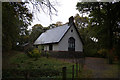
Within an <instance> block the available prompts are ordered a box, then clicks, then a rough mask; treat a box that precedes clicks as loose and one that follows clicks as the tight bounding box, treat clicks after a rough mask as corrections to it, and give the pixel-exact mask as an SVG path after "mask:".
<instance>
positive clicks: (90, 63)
mask: <svg viewBox="0 0 120 80" xmlns="http://www.w3.org/2000/svg"><path fill="white" fill-rule="evenodd" d="M84 67H86V69H89V70H91V71H92V78H118V65H116V64H108V63H107V60H106V59H104V58H92V57H86V58H85V66H84Z"/></svg>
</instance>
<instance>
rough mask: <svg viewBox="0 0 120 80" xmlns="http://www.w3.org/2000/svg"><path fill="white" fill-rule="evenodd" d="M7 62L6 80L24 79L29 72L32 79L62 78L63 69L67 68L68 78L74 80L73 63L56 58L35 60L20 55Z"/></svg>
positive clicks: (5, 69)
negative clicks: (13, 78)
mask: <svg viewBox="0 0 120 80" xmlns="http://www.w3.org/2000/svg"><path fill="white" fill-rule="evenodd" d="M7 61H8V65H7V67H5V68H3V77H4V78H6V77H7V78H9V77H13V76H14V77H17V78H19V77H20V78H21V77H22V78H24V76H25V73H26V72H29V74H30V77H54V78H62V68H63V67H67V71H66V72H67V78H72V65H73V63H68V62H64V61H61V60H58V59H56V58H51V57H49V58H46V57H40V58H38V60H35V59H34V58H30V57H28V56H27V55H26V54H24V53H20V54H16V55H14V56H11V57H10V58H9V59H8V60H7ZM4 64H5V63H4Z"/></svg>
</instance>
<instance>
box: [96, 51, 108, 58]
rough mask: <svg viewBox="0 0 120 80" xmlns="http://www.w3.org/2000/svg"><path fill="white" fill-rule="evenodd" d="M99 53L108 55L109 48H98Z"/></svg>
mask: <svg viewBox="0 0 120 80" xmlns="http://www.w3.org/2000/svg"><path fill="white" fill-rule="evenodd" d="M98 53H99V54H100V55H101V56H102V57H107V54H108V50H107V49H100V50H98Z"/></svg>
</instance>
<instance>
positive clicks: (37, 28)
mask: <svg viewBox="0 0 120 80" xmlns="http://www.w3.org/2000/svg"><path fill="white" fill-rule="evenodd" d="M47 29H48V27H43V26H42V25H41V24H36V25H34V26H33V27H32V32H31V34H30V38H29V41H30V42H31V43H34V41H35V40H36V39H37V38H38V37H39V36H40V35H41V34H42V33H43V32H45V31H46V30H47Z"/></svg>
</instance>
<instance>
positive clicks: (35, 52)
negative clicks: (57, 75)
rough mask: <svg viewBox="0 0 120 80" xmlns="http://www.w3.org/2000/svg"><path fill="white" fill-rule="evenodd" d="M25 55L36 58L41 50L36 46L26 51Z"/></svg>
mask: <svg viewBox="0 0 120 80" xmlns="http://www.w3.org/2000/svg"><path fill="white" fill-rule="evenodd" d="M27 55H28V56H29V57H32V58H35V59H36V60H37V59H38V58H39V57H40V56H41V52H40V51H39V50H38V49H37V48H34V49H33V50H32V51H28V53H27Z"/></svg>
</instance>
